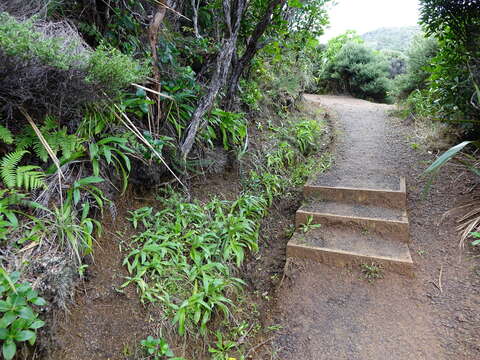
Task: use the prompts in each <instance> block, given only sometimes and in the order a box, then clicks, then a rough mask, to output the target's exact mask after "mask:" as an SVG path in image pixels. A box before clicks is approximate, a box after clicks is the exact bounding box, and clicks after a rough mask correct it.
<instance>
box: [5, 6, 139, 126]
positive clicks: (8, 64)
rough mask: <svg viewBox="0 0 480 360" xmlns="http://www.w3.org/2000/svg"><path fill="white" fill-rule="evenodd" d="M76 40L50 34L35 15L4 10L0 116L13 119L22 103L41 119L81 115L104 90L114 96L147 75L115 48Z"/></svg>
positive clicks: (102, 95)
mask: <svg viewBox="0 0 480 360" xmlns="http://www.w3.org/2000/svg"><path fill="white" fill-rule="evenodd" d="M78 41H79V40H75V39H73V40H72V39H70V40H69V42H67V41H65V39H62V38H57V37H47V36H46V35H44V34H42V33H40V32H39V31H38V30H36V29H35V27H34V22H33V21H32V20H28V21H25V22H19V21H17V20H16V19H14V18H13V17H11V16H10V15H8V14H6V13H0V62H1V63H2V67H1V68H0V109H1V112H2V113H1V115H4V116H5V117H7V118H10V117H12V116H13V114H14V113H15V112H16V111H17V109H18V107H20V106H22V107H24V108H25V109H26V110H27V112H29V113H30V114H32V115H34V116H36V117H37V118H43V117H44V116H45V115H56V116H57V117H59V118H60V119H61V120H64V119H67V118H71V117H72V116H75V117H76V118H77V119H78V117H79V114H80V113H81V111H82V109H83V107H84V106H85V105H87V104H91V103H94V102H97V101H99V99H101V98H104V95H105V94H107V95H109V96H113V97H115V96H117V95H118V93H119V91H121V90H122V89H124V88H125V87H128V86H129V85H130V83H132V82H137V81H142V79H143V78H144V77H145V75H146V74H147V72H146V70H145V68H144V67H142V65H141V64H140V63H138V62H137V61H135V60H133V59H132V58H130V57H128V56H126V55H123V54H121V53H120V52H119V51H118V50H116V49H113V48H110V47H107V46H100V47H98V48H97V49H96V50H95V51H93V52H92V51H89V50H87V49H85V48H83V47H82V45H81V44H79V43H78ZM79 49H80V50H79Z"/></svg>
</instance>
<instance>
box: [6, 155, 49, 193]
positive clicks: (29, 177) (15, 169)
mask: <svg viewBox="0 0 480 360" xmlns="http://www.w3.org/2000/svg"><path fill="white" fill-rule="evenodd" d="M28 153H29V152H28V151H26V150H21V151H15V152H12V153H10V154H7V155H5V156H4V157H3V159H2V161H1V163H0V176H1V177H2V180H3V183H4V185H5V186H6V187H8V188H15V187H16V188H23V189H25V190H27V191H31V190H35V189H38V188H40V187H44V186H45V180H44V179H45V173H44V172H43V171H42V170H41V168H40V167H39V166H35V165H26V166H18V163H19V162H20V161H21V160H22V158H23V156H24V155H25V154H28Z"/></svg>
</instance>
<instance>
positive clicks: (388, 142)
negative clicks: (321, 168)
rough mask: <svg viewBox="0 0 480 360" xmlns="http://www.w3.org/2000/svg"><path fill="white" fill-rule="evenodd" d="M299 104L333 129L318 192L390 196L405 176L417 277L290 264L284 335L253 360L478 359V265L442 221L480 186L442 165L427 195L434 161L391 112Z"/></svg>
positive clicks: (278, 318) (340, 101) (332, 99)
mask: <svg viewBox="0 0 480 360" xmlns="http://www.w3.org/2000/svg"><path fill="white" fill-rule="evenodd" d="M306 97H307V99H308V100H309V101H312V102H316V103H318V104H321V105H322V106H324V107H327V108H328V109H329V110H330V111H331V113H332V121H333V123H334V127H335V129H336V139H337V140H336V145H335V147H336V149H335V165H334V167H333V169H332V170H331V171H330V173H328V174H325V175H321V176H320V177H319V178H318V179H317V181H318V183H321V184H329V185H332V186H351V187H359V186H360V187H361V185H366V184H368V181H370V182H371V187H374V186H376V185H378V184H383V185H389V182H391V184H390V185H391V186H382V187H390V188H391V187H392V186H394V185H395V184H396V183H397V181H398V177H399V176H405V177H406V181H407V193H408V215H409V220H410V236H411V240H412V242H411V244H410V251H411V253H412V257H413V260H414V262H415V277H414V278H409V277H405V276H401V275H396V274H392V273H384V274H383V278H381V279H376V280H371V281H368V280H367V279H366V278H365V276H364V274H363V273H362V272H361V270H360V269H359V268H357V267H353V268H336V267H329V266H326V265H322V264H318V263H313V262H309V261H302V260H299V259H289V260H288V261H287V264H286V273H285V277H284V279H283V281H282V282H281V284H280V286H279V288H278V291H277V296H276V306H275V309H274V310H273V313H272V315H271V318H270V324H271V325H277V326H278V327H280V329H281V330H279V331H278V333H277V336H276V337H275V339H274V340H272V342H271V344H270V346H269V349H264V353H263V354H260V353H259V355H258V358H259V359H263V358H265V359H267V358H277V359H282V360H294V359H295V360H297V359H303V360H320V359H335V360H337V359H338V360H340V359H348V360H354V359H362V360H367V359H368V360H386V359H389V360H397V359H398V360H404V359H405V360H406V359H412V360H420V359H431V360H441V359H472V360H473V359H480V343H479V338H480V263H479V262H478V258H477V257H476V254H475V251H474V250H473V249H471V248H469V247H468V246H466V247H465V248H464V249H460V248H459V236H458V234H457V233H456V232H455V218H448V217H447V218H445V219H444V218H442V215H443V214H444V213H445V212H446V211H447V210H449V209H451V208H452V207H454V206H456V205H461V204H462V203H464V202H465V201H467V200H471V199H472V197H473V196H474V195H475V194H476V193H477V194H478V189H477V184H476V183H474V181H473V179H472V178H471V177H469V176H468V175H466V174H463V175H461V173H462V171H461V169H459V168H455V167H453V165H449V166H446V167H445V169H444V170H443V172H442V173H441V175H440V176H439V177H438V179H437V180H436V181H435V182H434V184H433V187H432V189H431V190H430V192H428V193H427V194H426V195H425V194H424V193H423V189H424V186H425V182H426V179H425V178H424V177H423V176H422V173H423V171H424V169H425V168H426V167H427V166H428V164H429V163H430V162H431V161H432V160H433V159H434V158H435V155H437V154H436V153H432V152H428V151H427V150H426V149H423V148H421V147H420V148H418V146H417V145H416V143H415V141H417V142H418V140H416V137H415V128H414V126H413V125H411V124H405V123H403V122H402V121H401V120H399V119H396V118H394V117H393V116H390V112H391V111H392V110H394V107H392V106H388V105H382V104H374V103H370V102H367V101H363V100H358V99H353V98H349V97H338V96H314V95H308V96H306ZM413 143H415V145H413V146H412V144H413ZM352 174H358V176H357V175H355V176H352ZM476 253H477V256H478V252H476ZM267 352H268V353H269V354H270V355H267Z"/></svg>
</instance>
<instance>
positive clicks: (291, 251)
mask: <svg viewBox="0 0 480 360" xmlns="http://www.w3.org/2000/svg"><path fill="white" fill-rule="evenodd" d="M287 257H288V258H290V257H293V258H303V259H310V260H314V261H318V262H321V263H324V264H328V265H333V266H339V267H345V266H354V265H356V266H358V265H361V264H371V263H372V262H373V263H376V264H379V265H381V266H382V268H383V270H385V271H392V272H395V273H398V274H401V275H407V276H410V277H413V274H414V272H413V270H414V269H413V263H412V262H406V261H405V262H404V261H396V260H392V259H387V258H381V257H370V256H364V255H358V254H354V253H348V252H340V251H332V250H328V249H322V248H317V247H310V246H304V245H298V244H291V243H288V245H287Z"/></svg>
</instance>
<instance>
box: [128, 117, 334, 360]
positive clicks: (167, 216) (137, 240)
mask: <svg viewBox="0 0 480 360" xmlns="http://www.w3.org/2000/svg"><path fill="white" fill-rule="evenodd" d="M309 116H310V118H309V117H308V116H307V117H305V116H292V117H291V118H290V120H287V121H284V122H281V121H280V122H277V123H276V124H275V125H273V124H270V126H269V127H268V129H267V130H264V131H263V132H262V134H261V139H257V140H260V141H261V140H267V141H266V142H265V143H268V145H266V146H265V147H264V148H263V149H262V150H261V151H260V154H255V153H254V154H251V155H247V156H246V157H245V159H243V160H242V162H241V166H244V167H245V169H247V171H243V174H244V175H243V178H242V179H241V182H242V191H241V192H240V194H239V195H238V197H237V198H236V199H235V200H233V201H226V200H220V199H218V198H213V199H211V200H210V201H208V202H207V203H200V202H199V201H196V200H193V201H188V200H187V199H186V198H185V197H184V196H183V195H182V194H180V193H178V192H175V191H174V190H173V189H168V190H167V191H165V192H164V193H163V194H161V195H160V196H159V197H158V202H159V204H158V205H159V209H160V210H154V208H152V207H143V208H140V209H137V210H135V211H132V212H131V217H130V221H131V223H132V225H133V227H134V228H135V229H137V230H139V232H138V233H137V235H135V236H134V237H133V239H132V242H131V250H130V252H129V253H128V255H127V256H126V258H125V260H124V264H125V265H126V267H127V269H128V271H129V273H130V276H129V277H128V278H127V281H126V282H125V283H124V284H123V287H125V286H128V285H129V284H135V286H136V287H137V291H138V293H139V296H140V298H141V300H142V301H143V302H146V303H155V304H158V305H159V306H161V307H162V310H163V312H164V313H165V314H166V316H167V317H168V318H170V319H171V321H172V323H173V324H175V326H176V327H177V330H178V333H179V334H180V335H189V336H194V337H195V336H197V334H200V335H201V336H203V338H204V339H206V341H207V343H208V344H209V352H210V353H211V354H212V358H213V359H225V358H228V356H231V354H239V353H240V354H242V352H243V348H242V345H243V342H238V341H236V340H237V339H235V335H232V334H235V333H237V332H236V331H233V330H234V329H237V326H235V325H234V324H236V323H238V322H239V321H238V319H236V318H234V316H235V314H236V313H237V312H238V311H239V309H238V307H239V306H242V305H239V302H242V301H241V300H240V299H242V298H244V295H245V294H244V291H245V287H246V284H245V282H244V281H243V280H242V279H241V277H240V274H241V266H242V264H243V263H244V261H245V259H246V257H247V256H248V253H250V254H255V253H256V252H257V251H258V249H259V242H260V241H261V236H260V227H261V224H262V220H263V219H264V218H265V216H266V215H267V214H268V213H269V209H270V207H271V206H272V204H273V203H274V201H275V199H276V198H277V197H279V196H281V195H285V194H286V193H288V192H290V191H291V190H293V189H295V188H296V187H298V186H299V185H301V184H303V183H305V181H306V179H307V178H308V177H309V176H311V175H312V174H313V173H314V172H322V171H325V170H326V169H328V168H329V166H330V164H331V161H332V160H331V156H330V155H329V154H327V153H321V151H320V148H321V144H322V140H323V139H324V135H325V133H326V126H325V124H324V123H323V122H321V121H319V120H318V118H317V116H316V115H314V114H313V115H312V114H310V115H309ZM312 117H313V118H312ZM259 159H260V160H259ZM213 319H222V320H223V321H221V322H219V321H212V320H213ZM249 320H252V319H249ZM219 324H220V325H219ZM225 325H226V327H225ZM247 325H248V324H247ZM232 329H233V330H232ZM213 335H214V336H215V339H216V341H215V340H212V341H211V342H210V341H208V339H209V338H211V339H213ZM250 335H251V334H250ZM237 336H238V337H239V336H240V335H238V334H237ZM219 339H220V340H219ZM219 342H220V346H218V343H219ZM227 345H228V346H227Z"/></svg>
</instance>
